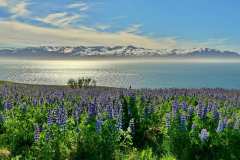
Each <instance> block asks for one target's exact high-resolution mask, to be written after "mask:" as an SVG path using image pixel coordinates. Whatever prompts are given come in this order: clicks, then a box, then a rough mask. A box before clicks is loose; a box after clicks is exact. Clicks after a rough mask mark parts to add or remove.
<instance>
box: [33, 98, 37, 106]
mask: <svg viewBox="0 0 240 160" xmlns="http://www.w3.org/2000/svg"><path fill="white" fill-rule="evenodd" d="M32 103H33V105H34V106H37V105H38V100H37V99H36V98H34V99H33V102H32Z"/></svg>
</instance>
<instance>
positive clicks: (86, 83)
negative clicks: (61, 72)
mask: <svg viewBox="0 0 240 160" xmlns="http://www.w3.org/2000/svg"><path fill="white" fill-rule="evenodd" d="M67 85H68V86H70V87H71V88H83V87H95V86H96V81H95V80H93V79H91V78H84V77H83V78H78V80H74V79H69V80H68V82H67Z"/></svg>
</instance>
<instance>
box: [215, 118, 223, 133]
mask: <svg viewBox="0 0 240 160" xmlns="http://www.w3.org/2000/svg"><path fill="white" fill-rule="evenodd" d="M224 128H225V127H224V122H223V120H219V121H218V127H217V129H216V132H222V131H223V130H224Z"/></svg>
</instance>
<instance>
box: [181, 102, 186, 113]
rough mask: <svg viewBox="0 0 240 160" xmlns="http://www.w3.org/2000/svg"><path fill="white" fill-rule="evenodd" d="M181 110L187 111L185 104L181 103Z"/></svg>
mask: <svg viewBox="0 0 240 160" xmlns="http://www.w3.org/2000/svg"><path fill="white" fill-rule="evenodd" d="M182 110H184V111H187V103H186V102H182Z"/></svg>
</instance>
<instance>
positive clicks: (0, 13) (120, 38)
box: [0, 0, 240, 51]
mask: <svg viewBox="0 0 240 160" xmlns="http://www.w3.org/2000/svg"><path fill="white" fill-rule="evenodd" d="M239 7H240V1H237V0H181V1H179V0H148V1H146V0H120V1H119V0H61V1H60V0H48V1H47V0H0V47H22V46H23V47H24V46H38V45H58V46H59V45H68V46H76V45H135V46H141V47H146V48H157V49H158V48H195V47H211V48H217V49H223V50H225V49H226V50H227V49H228V50H234V51H240V47H239V45H238V44H239V43H240V30H239V28H240V11H239Z"/></svg>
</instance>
